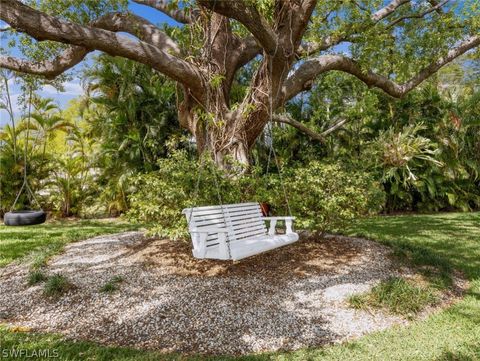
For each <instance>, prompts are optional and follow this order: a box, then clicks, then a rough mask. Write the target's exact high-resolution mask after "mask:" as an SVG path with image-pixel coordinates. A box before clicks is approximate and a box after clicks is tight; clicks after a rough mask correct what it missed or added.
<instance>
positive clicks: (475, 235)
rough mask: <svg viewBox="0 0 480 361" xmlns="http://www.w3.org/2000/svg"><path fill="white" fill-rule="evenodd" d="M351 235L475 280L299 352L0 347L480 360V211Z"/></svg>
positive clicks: (62, 355) (16, 338)
mask: <svg viewBox="0 0 480 361" xmlns="http://www.w3.org/2000/svg"><path fill="white" fill-rule="evenodd" d="M346 233H348V234H350V235H357V236H364V237H367V238H371V239H375V240H378V241H379V242H382V243H385V244H388V245H390V246H392V247H393V248H394V249H395V251H396V254H397V255H398V256H399V257H406V258H408V259H409V262H410V261H412V262H414V263H416V264H417V265H418V266H419V267H424V269H425V273H428V272H433V273H435V274H438V272H436V271H435V270H432V267H431V265H435V266H436V267H437V268H438V269H440V270H441V271H440V273H443V275H441V274H440V275H441V276H444V277H446V279H448V278H449V277H450V273H451V270H453V269H458V270H460V271H462V272H463V273H464V274H465V276H466V277H467V278H468V279H469V280H470V283H471V288H470V290H469V291H468V293H467V295H465V297H464V299H463V300H462V301H461V302H459V303H457V304H455V305H453V306H451V307H449V308H448V309H446V310H444V311H442V312H439V313H437V314H434V315H432V316H430V317H428V318H427V319H425V320H418V321H414V322H412V324H411V325H409V326H407V327H400V326H399V327H394V328H392V329H389V330H386V331H383V332H376V333H373V334H370V335H367V336H365V337H362V338H360V339H358V340H356V341H352V342H348V343H345V344H340V345H333V346H330V347H325V348H310V349H302V350H298V351H294V352H274V353H264V354H254V355H248V356H243V357H239V358H235V357H208V358H204V357H200V356H198V357H194V356H192V357H187V356H178V355H161V354H159V353H156V352H151V351H142V350H135V349H126V348H116V347H104V346H100V345H97V344H94V343H89V342H83V341H77V342H75V341H69V340H65V339H63V338H62V337H61V336H58V335H52V334H36V333H30V332H28V333H25V332H11V331H9V330H8V329H6V328H5V327H4V328H1V327H0V345H1V347H0V348H2V349H3V350H11V349H14V348H15V349H24V350H38V349H44V348H49V349H55V350H57V352H58V355H59V357H58V359H60V360H85V359H88V360H222V361H223V360H248V361H267V360H268V361H270V360H278V361H285V360H298V361H306V360H321V361H324V360H325V361H333V360H335V361H344V360H354V361H371V360H378V361H383V360H391V361H403V360H409V361H410V360H412V361H425V360H432V361H447V360H452V361H453V360H462V361H475V360H477V361H478V360H480V213H463V214H460V213H452V214H438V215H418V216H395V217H378V218H372V219H367V220H363V221H362V222H360V223H359V224H357V225H355V226H353V227H352V228H351V229H349V230H347V231H346ZM18 359H22V357H20V358H18ZM23 359H25V360H27V359H29V358H26V357H23Z"/></svg>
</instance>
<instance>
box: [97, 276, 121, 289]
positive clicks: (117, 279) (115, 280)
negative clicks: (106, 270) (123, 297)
mask: <svg viewBox="0 0 480 361" xmlns="http://www.w3.org/2000/svg"><path fill="white" fill-rule="evenodd" d="M122 282H123V278H122V276H114V277H112V278H111V279H109V280H108V282H106V283H105V284H104V285H103V286H102V287H101V288H100V292H103V293H113V292H115V291H117V290H118V286H119V284H120V283H122Z"/></svg>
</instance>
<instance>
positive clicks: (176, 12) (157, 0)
mask: <svg viewBox="0 0 480 361" xmlns="http://www.w3.org/2000/svg"><path fill="white" fill-rule="evenodd" d="M133 2H135V3H137V4H141V5H146V6H149V7H151V8H154V9H157V10H158V11H161V12H162V13H164V14H165V15H168V16H169V17H171V18H172V19H174V20H176V21H178V22H179V23H182V24H190V23H192V22H193V21H194V20H195V18H196V17H195V16H194V15H193V14H191V15H190V14H186V12H185V11H184V10H181V9H172V8H171V4H170V3H169V2H168V1H166V0H133Z"/></svg>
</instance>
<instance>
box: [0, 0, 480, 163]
mask: <svg viewBox="0 0 480 361" xmlns="http://www.w3.org/2000/svg"><path fill="white" fill-rule="evenodd" d="M108 1H110V3H113V0H102V1H98V2H97V8H96V9H95V11H88V9H87V10H85V8H88V6H89V4H90V6H93V5H91V4H92V3H93V4H95V2H82V1H76V0H68V1H65V4H67V5H68V6H67V5H65V6H63V7H62V6H60V5H59V3H62V2H58V1H49V0H44V1H35V0H31V1H28V5H27V4H25V3H24V2H21V1H18V0H0V4H1V9H0V19H1V20H3V21H4V22H6V23H8V24H9V26H10V29H3V30H7V31H16V32H20V33H23V34H26V35H28V36H29V37H31V38H34V39H35V40H37V41H38V42H40V43H41V42H45V41H47V42H48V43H51V42H56V43H61V44H66V45H63V46H60V47H59V46H57V47H53V48H55V49H57V51H58V54H54V52H53V51H51V52H49V55H51V56H50V58H48V59H42V58H41V57H40V58H34V59H33V60H32V59H28V58H26V59H20V58H16V57H12V56H7V55H6V56H3V55H2V56H1V57H0V66H1V67H4V68H8V69H11V70H15V71H19V72H24V73H30V74H38V75H43V76H45V77H47V78H54V77H56V76H58V75H60V74H62V73H64V72H66V71H67V70H68V69H70V68H72V67H73V66H75V65H76V64H78V63H80V62H81V61H82V60H83V59H84V58H85V57H86V56H87V54H88V53H90V52H92V51H94V50H100V51H102V52H105V53H108V54H110V55H113V56H119V57H124V58H128V59H132V60H135V61H138V62H140V63H143V64H147V65H148V66H151V67H152V68H153V69H155V70H156V71H159V72H161V73H163V74H165V75H166V76H168V77H170V78H171V79H173V80H174V81H176V82H177V83H178V89H179V91H178V116H179V121H180V123H181V125H182V126H183V127H184V128H186V129H188V130H189V131H190V132H191V134H192V135H193V136H194V137H195V139H196V142H197V146H198V150H199V152H200V153H201V152H204V151H208V152H210V153H211V154H212V155H213V156H214V158H215V160H216V162H217V164H218V165H219V166H225V165H226V162H227V159H229V158H232V159H234V160H237V161H240V162H241V163H248V159H249V150H250V149H251V148H252V146H253V145H254V143H255V140H256V139H257V138H258V137H259V135H260V134H261V133H262V131H263V129H264V128H265V126H266V125H267V123H268V122H269V121H271V120H272V119H273V120H277V121H282V122H287V123H288V122H289V120H288V118H287V119H286V118H285V117H280V118H277V117H276V115H275V112H277V113H278V112H279V110H281V109H282V107H283V105H284V104H285V103H286V102H288V101H289V100H290V99H292V98H294V97H295V96H297V95H298V94H300V93H302V92H304V91H308V90H309V89H310V88H311V86H312V84H313V82H314V80H315V79H316V78H317V77H318V76H319V75H320V74H322V73H325V72H328V71H341V72H345V73H348V74H351V75H352V76H354V77H357V78H359V79H360V80H361V81H363V82H364V83H366V84H367V85H368V86H372V87H377V88H379V89H382V90H383V91H385V92H386V93H387V94H389V95H390V96H392V97H397V98H400V97H402V96H404V95H405V94H406V93H408V92H409V91H411V90H412V89H414V88H415V87H416V86H418V85H419V84H421V83H422V82H423V81H424V80H425V79H427V78H428V77H429V76H431V75H432V74H434V73H436V72H437V71H438V70H439V69H440V68H441V67H442V66H444V65H445V64H447V63H449V62H451V61H452V60H453V59H455V58H457V57H458V56H460V55H462V54H464V53H465V52H467V51H469V50H470V49H473V48H475V47H478V46H479V45H480V35H479V20H478V19H479V18H480V13H479V9H478V2H477V1H476V0H464V1H460V0H450V1H449V0H441V1H440V0H428V1H425V0H388V1H383V0H342V1H341V0H338V1H331V0H235V1H227V0H225V1H222V0H196V1H193V0H191V1H188V0H185V1H178V0H172V1H171V2H169V1H168V0H133V1H134V2H135V3H138V4H142V5H145V6H149V7H151V11H160V12H162V13H164V14H166V15H168V16H170V17H171V18H173V19H175V20H176V21H177V22H179V23H182V24H185V25H184V26H182V27H180V28H177V29H172V28H171V27H170V28H168V27H163V29H162V28H159V27H157V26H156V25H154V24H152V23H151V22H149V21H148V20H146V19H144V18H142V17H140V16H138V15H136V14H133V13H131V12H129V11H127V10H126V9H127V7H126V5H125V4H124V8H123V9H124V10H125V11H124V10H120V11H111V8H112V7H109V6H104V7H103V8H104V9H101V8H99V7H98V4H103V3H105V2H108ZM48 4H50V6H48ZM52 4H56V5H55V6H53V5H52ZM72 8H74V11H72V10H71V9H72ZM75 9H77V11H76V12H75ZM80 12H81V16H80V15H79V13H80ZM93 16H94V17H95V18H92V17H93ZM125 33H127V35H126V34H125ZM40 45H41V44H40ZM49 49H52V48H49ZM60 50H61V52H60ZM31 53H32V54H34V55H35V54H36V53H35V52H31ZM50 53H52V54H50ZM37 55H38V52H37ZM242 69H243V70H245V69H247V70H248V71H246V73H248V74H250V77H249V78H248V86H244V87H243V88H242V89H241V91H239V90H238V78H239V73H240V71H241V70H242ZM243 73H245V71H244V72H243ZM290 124H291V125H293V126H296V127H298V128H299V129H300V130H304V131H308V129H307V128H305V127H304V126H303V125H302V124H299V123H298V122H294V121H290Z"/></svg>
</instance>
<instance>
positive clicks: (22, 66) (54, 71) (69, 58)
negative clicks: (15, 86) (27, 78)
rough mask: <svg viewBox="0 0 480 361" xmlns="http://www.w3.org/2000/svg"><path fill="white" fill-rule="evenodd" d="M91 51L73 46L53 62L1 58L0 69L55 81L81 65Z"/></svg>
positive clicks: (9, 57)
mask: <svg viewBox="0 0 480 361" xmlns="http://www.w3.org/2000/svg"><path fill="white" fill-rule="evenodd" d="M89 52H90V50H88V49H86V48H84V47H81V46H71V47H69V48H68V49H66V50H65V51H64V52H63V53H62V54H61V55H59V56H58V57H56V58H55V59H54V60H52V61H41V62H36V61H27V60H23V59H17V58H14V57H11V56H0V68H5V69H9V70H14V71H19V72H21V73H27V74H35V75H42V76H44V77H45V78H47V79H53V78H55V77H56V76H58V75H60V74H62V73H64V72H65V71H67V70H68V69H70V68H72V67H74V66H75V65H77V64H78V63H80V62H81V61H82V60H83V59H84V58H85V56H86V55H87V54H88V53H89Z"/></svg>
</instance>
